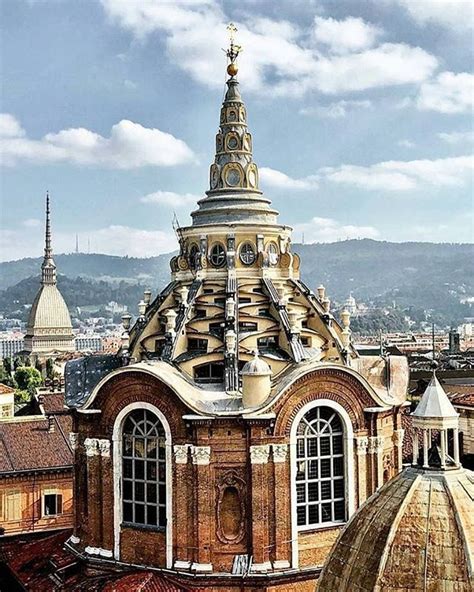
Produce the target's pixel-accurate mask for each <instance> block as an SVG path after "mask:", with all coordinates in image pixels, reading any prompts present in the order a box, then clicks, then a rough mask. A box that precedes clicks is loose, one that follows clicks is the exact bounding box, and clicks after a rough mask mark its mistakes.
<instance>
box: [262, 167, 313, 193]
mask: <svg viewBox="0 0 474 592" xmlns="http://www.w3.org/2000/svg"><path fill="white" fill-rule="evenodd" d="M259 174H260V180H261V182H262V185H263V186H265V185H266V186H269V187H276V188H277V189H298V190H308V189H316V188H317V187H318V179H319V177H318V176H317V175H310V176H308V177H304V178H302V179H293V178H292V177H289V176H288V175H286V174H285V173H282V172H281V171H277V170H275V169H271V168H268V167H262V168H260V169H259Z"/></svg>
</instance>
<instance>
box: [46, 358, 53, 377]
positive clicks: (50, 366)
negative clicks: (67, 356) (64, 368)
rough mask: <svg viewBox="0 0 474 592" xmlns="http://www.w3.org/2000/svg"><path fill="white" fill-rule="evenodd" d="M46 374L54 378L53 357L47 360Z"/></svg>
mask: <svg viewBox="0 0 474 592" xmlns="http://www.w3.org/2000/svg"><path fill="white" fill-rule="evenodd" d="M46 376H47V377H48V378H49V379H50V380H52V379H53V378H54V362H53V360H52V358H48V359H47V360H46Z"/></svg>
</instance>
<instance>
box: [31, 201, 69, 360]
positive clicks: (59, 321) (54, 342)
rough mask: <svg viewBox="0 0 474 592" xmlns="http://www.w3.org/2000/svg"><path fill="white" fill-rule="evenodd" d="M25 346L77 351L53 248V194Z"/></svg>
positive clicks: (41, 351) (37, 350) (48, 350)
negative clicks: (59, 288) (60, 286)
mask: <svg viewBox="0 0 474 592" xmlns="http://www.w3.org/2000/svg"><path fill="white" fill-rule="evenodd" d="M25 350H26V351H27V352H28V353H32V354H42V355H45V354H50V353H52V352H65V351H74V336H73V333H72V324H71V317H70V315H69V311H68V309H67V306H66V303H65V302H64V298H63V297H62V295H61V292H60V291H59V290H58V287H57V285H56V264H55V263H54V260H53V250H52V248H51V220H50V209H49V195H47V196H46V232H45V249H44V259H43V264H42V265H41V287H40V289H39V292H38V293H37V295H36V298H35V300H34V302H33V306H32V307H31V311H30V316H29V319H28V323H27V328H26V335H25Z"/></svg>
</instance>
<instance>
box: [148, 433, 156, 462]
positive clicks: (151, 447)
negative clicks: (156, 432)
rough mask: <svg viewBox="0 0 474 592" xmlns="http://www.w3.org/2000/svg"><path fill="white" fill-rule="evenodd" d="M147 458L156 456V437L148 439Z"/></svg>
mask: <svg viewBox="0 0 474 592" xmlns="http://www.w3.org/2000/svg"><path fill="white" fill-rule="evenodd" d="M146 456H147V458H156V438H148V440H147V441H146Z"/></svg>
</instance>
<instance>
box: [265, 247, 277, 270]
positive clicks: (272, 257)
mask: <svg viewBox="0 0 474 592" xmlns="http://www.w3.org/2000/svg"><path fill="white" fill-rule="evenodd" d="M267 254H268V263H269V264H270V265H276V264H277V263H278V247H277V246H276V244H275V243H270V244H269V245H268V247H267Z"/></svg>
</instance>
